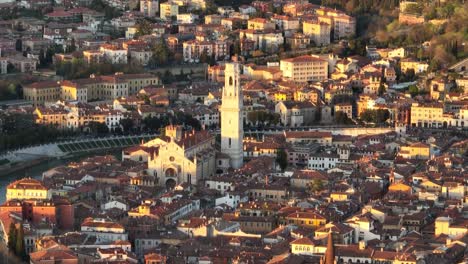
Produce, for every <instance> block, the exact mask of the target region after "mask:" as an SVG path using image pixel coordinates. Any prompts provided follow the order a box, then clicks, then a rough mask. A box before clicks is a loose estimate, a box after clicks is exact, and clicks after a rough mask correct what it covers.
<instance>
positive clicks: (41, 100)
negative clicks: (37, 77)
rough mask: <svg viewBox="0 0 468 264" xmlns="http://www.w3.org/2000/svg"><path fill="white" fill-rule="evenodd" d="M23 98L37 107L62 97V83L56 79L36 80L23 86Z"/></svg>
mask: <svg viewBox="0 0 468 264" xmlns="http://www.w3.org/2000/svg"><path fill="white" fill-rule="evenodd" d="M23 98H24V99H25V100H28V101H31V103H32V105H33V106H35V107H37V106H39V105H44V104H45V103H47V102H55V101H57V100H59V99H60V83H59V82H56V81H42V82H34V83H31V84H28V85H24V86H23Z"/></svg>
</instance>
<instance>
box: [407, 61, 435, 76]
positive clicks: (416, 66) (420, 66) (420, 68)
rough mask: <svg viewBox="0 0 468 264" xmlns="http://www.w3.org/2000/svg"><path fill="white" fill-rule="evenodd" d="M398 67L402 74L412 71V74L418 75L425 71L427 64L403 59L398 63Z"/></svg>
mask: <svg viewBox="0 0 468 264" xmlns="http://www.w3.org/2000/svg"><path fill="white" fill-rule="evenodd" d="M400 67H401V71H402V72H407V71H408V70H410V69H412V70H414V73H416V74H419V73H423V72H425V71H427V68H429V64H427V63H426V62H419V61H415V60H412V59H404V60H401V62H400Z"/></svg>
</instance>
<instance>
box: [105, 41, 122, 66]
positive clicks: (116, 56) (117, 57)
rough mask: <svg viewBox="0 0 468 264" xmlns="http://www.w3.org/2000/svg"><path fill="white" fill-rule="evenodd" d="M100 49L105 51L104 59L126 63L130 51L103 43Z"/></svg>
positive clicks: (110, 61) (114, 62) (112, 62)
mask: <svg viewBox="0 0 468 264" xmlns="http://www.w3.org/2000/svg"><path fill="white" fill-rule="evenodd" d="M99 51H101V52H102V53H103V56H104V59H105V60H106V61H107V62H109V63H111V64H126V63H127V56H128V51H127V50H126V49H123V48H119V47H117V46H114V45H108V44H106V45H102V46H101V47H100V48H99Z"/></svg>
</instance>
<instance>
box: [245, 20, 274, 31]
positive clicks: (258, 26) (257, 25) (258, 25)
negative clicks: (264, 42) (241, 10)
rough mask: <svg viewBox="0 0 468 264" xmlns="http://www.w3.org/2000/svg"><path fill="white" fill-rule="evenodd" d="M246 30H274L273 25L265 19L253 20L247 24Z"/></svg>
mask: <svg viewBox="0 0 468 264" xmlns="http://www.w3.org/2000/svg"><path fill="white" fill-rule="evenodd" d="M247 28H248V29H254V30H266V29H275V23H273V22H272V21H269V20H267V19H265V18H253V19H249V21H248V22H247Z"/></svg>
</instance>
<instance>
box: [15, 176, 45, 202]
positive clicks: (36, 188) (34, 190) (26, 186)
mask: <svg viewBox="0 0 468 264" xmlns="http://www.w3.org/2000/svg"><path fill="white" fill-rule="evenodd" d="M49 196H50V195H49V190H48V189H47V188H46V187H45V186H44V185H43V184H42V182H40V181H38V180H35V179H30V178H24V179H21V180H17V181H14V182H12V183H10V184H9V185H8V186H7V189H6V199H7V201H9V200H31V199H32V200H36V199H37V200H39V199H49V198H50V197H49Z"/></svg>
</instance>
